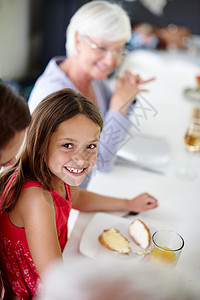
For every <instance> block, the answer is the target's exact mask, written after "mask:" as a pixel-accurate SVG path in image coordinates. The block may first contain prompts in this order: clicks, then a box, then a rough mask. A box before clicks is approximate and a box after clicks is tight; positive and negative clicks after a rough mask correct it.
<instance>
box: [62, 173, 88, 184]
mask: <svg viewBox="0 0 200 300" xmlns="http://www.w3.org/2000/svg"><path fill="white" fill-rule="evenodd" d="M84 178H85V175H84V176H80V177H71V176H70V177H67V178H64V180H63V181H64V182H65V183H66V184H68V185H70V186H79V185H80V184H81V183H82V182H83V180H84Z"/></svg>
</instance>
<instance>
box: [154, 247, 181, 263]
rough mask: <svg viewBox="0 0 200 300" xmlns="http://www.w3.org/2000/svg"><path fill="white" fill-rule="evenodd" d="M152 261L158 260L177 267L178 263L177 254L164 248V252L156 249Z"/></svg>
mask: <svg viewBox="0 0 200 300" xmlns="http://www.w3.org/2000/svg"><path fill="white" fill-rule="evenodd" d="M165 250H166V251H165ZM150 260H156V261H158V262H160V263H163V264H166V265H176V263H177V258H176V254H175V253H174V252H172V250H171V249H169V248H163V250H162V249H159V248H154V249H153V251H152V252H151V257H150Z"/></svg>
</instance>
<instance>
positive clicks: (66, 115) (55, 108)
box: [0, 88, 103, 211]
mask: <svg viewBox="0 0 200 300" xmlns="http://www.w3.org/2000/svg"><path fill="white" fill-rule="evenodd" d="M78 114H82V115H85V116H86V117H87V118H89V119H91V120H92V121H93V122H94V123H96V124H97V125H98V126H99V127H100V130H102V128H103V120H102V118H101V116H100V114H99V112H98V110H97V108H96V107H95V105H94V104H93V103H92V102H91V101H90V100H89V99H87V98H86V97H85V96H83V95H82V94H81V93H77V92H75V91H74V90H72V89H68V88H66V89H62V90H59V91H57V92H55V93H52V94H50V95H49V96H47V97H46V98H45V99H44V100H42V101H41V102H40V103H39V105H38V106H37V107H36V108H35V110H34V111H33V114H32V121H31V124H30V126H29V128H28V132H27V137H26V143H25V145H24V149H23V152H22V155H21V157H20V159H19V161H18V162H17V163H16V165H15V166H14V167H11V168H9V169H8V170H7V171H4V172H3V173H2V175H1V176H0V196H2V194H3V191H4V190H5V187H6V185H7V184H8V181H9V179H10V178H11V176H12V175H13V173H15V172H16V177H15V180H14V181H13V182H12V184H11V186H10V187H9V189H8V190H7V192H6V195H4V197H3V198H4V199H3V204H2V209H3V210H6V211H10V210H11V209H12V208H13V207H14V205H15V204H16V202H17V199H18V197H19V195H20V192H21V189H22V186H23V183H24V182H25V181H28V180H37V181H39V182H40V184H42V185H43V186H44V187H45V188H47V189H51V188H52V187H51V178H52V173H51V171H50V170H49V168H48V166H47V164H46V162H47V153H48V146H49V141H50V138H51V136H52V134H53V133H54V132H55V130H56V128H57V127H58V126H59V125H60V124H61V123H62V122H64V121H66V120H69V119H71V118H72V117H74V116H76V115H78ZM80 130H81V128H80ZM11 198H12V200H11V201H9V199H11Z"/></svg>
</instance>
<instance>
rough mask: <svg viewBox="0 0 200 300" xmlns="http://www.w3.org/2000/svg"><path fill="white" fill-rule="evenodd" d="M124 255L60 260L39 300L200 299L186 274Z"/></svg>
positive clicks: (49, 273) (48, 274)
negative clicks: (61, 261) (188, 281)
mask: <svg viewBox="0 0 200 300" xmlns="http://www.w3.org/2000/svg"><path fill="white" fill-rule="evenodd" d="M122 256H123V254H119V255H118V256H117V257H116V256H114V255H112V256H110V255H108V256H103V257H100V256H98V257H95V258H93V259H88V258H86V257H84V256H83V257H79V258H77V257H76V258H75V257H70V259H68V260H66V261H65V263H64V264H61V263H60V262H59V261H57V263H56V264H54V266H52V267H51V268H50V269H49V270H48V273H46V275H45V280H44V287H45V289H44V294H43V296H41V298H39V300H55V299H56V300H71V299H73V300H94V299H96V300H102V299H103V300H113V299H114V300H133V299H134V300H166V299H167V300H198V299H199V291H198V288H197V285H196V284H195V283H191V284H190V285H188V284H187V280H186V277H185V273H184V272H183V273H182V274H180V273H178V272H177V271H176V270H172V269H167V268H164V267H161V266H158V265H152V264H150V263H144V262H137V258H133V257H132V258H130V257H126V258H122ZM86 270H87V271H86ZM74 272H76V275H75V276H73V274H74Z"/></svg>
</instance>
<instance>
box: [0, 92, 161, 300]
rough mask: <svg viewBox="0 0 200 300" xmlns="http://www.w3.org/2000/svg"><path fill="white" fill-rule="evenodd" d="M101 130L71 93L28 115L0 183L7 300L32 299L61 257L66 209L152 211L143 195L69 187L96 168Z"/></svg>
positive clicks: (87, 105)
mask: <svg viewBox="0 0 200 300" xmlns="http://www.w3.org/2000/svg"><path fill="white" fill-rule="evenodd" d="M102 127H103V121H102V118H101V116H100V114H99V112H98V111H97V109H96V108H95V106H94V104H93V103H92V102H91V101H90V100H88V99H87V98H85V97H84V96H83V95H82V94H79V93H76V92H75V91H73V90H71V89H63V90H60V91H58V92H55V93H53V94H51V95H49V96H47V97H46V98H45V99H44V100H43V101H42V102H40V104H39V105H38V106H37V108H36V109H35V110H34V112H33V115H32V121H31V124H30V126H29V129H28V132H27V139H26V143H25V145H24V149H23V152H22V155H21V157H20V159H19V161H18V162H17V164H16V165H15V166H14V167H12V168H9V169H8V170H6V171H5V172H4V173H3V174H2V175H1V177H0V191H1V192H0V196H1V204H2V214H1V215H0V267H1V270H2V276H3V281H4V285H5V298H6V299H14V297H15V296H18V297H19V298H20V299H30V297H32V296H34V295H38V293H39V291H40V290H41V289H42V283H41V279H42V278H43V274H44V271H45V270H46V269H47V267H48V266H49V265H50V264H51V263H52V262H53V261H54V260H56V259H57V258H61V256H62V251H63V249H64V247H65V245H66V242H67V222H68V216H69V212H70V209H71V207H73V208H75V209H78V210H80V211H111V210H112V211H113V210H128V211H135V212H140V211H143V210H148V209H151V208H155V207H156V206H157V205H158V204H157V200H156V199H154V198H153V197H152V196H150V195H148V194H146V193H144V194H142V195H140V196H138V197H136V198H133V199H131V200H124V199H118V198H114V197H106V196H102V195H97V194H94V193H90V192H88V191H86V190H81V189H77V188H76V187H77V186H78V185H80V184H81V182H82V181H83V179H84V177H85V176H86V174H87V173H88V172H89V171H90V170H91V169H92V167H93V166H94V164H95V163H96V158H97V145H98V140H99V135H100V132H101V130H102ZM72 186H73V188H72Z"/></svg>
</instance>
